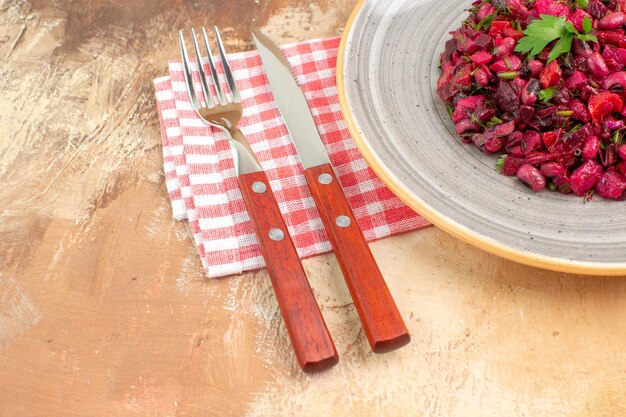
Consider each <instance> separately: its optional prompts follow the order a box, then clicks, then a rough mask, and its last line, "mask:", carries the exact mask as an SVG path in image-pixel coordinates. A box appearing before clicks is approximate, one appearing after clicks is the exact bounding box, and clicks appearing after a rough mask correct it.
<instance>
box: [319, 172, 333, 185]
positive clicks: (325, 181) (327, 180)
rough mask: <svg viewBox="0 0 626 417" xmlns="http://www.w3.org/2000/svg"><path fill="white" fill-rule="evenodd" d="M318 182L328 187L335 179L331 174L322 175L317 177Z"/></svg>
mask: <svg viewBox="0 0 626 417" xmlns="http://www.w3.org/2000/svg"><path fill="white" fill-rule="evenodd" d="M317 180H318V181H319V182H320V184H324V185H328V184H330V183H331V182H333V177H332V176H331V175H330V174H321V175H320V176H319V177H317Z"/></svg>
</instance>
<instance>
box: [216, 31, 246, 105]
mask: <svg viewBox="0 0 626 417" xmlns="http://www.w3.org/2000/svg"><path fill="white" fill-rule="evenodd" d="M213 30H214V31H215V37H216V38H217V47H218V48H219V51H220V58H221V60H222V65H223V66H224V74H225V75H226V80H227V81H228V87H229V88H230V91H231V93H232V95H233V100H234V102H235V103H240V102H241V96H240V95H239V89H238V88H237V84H236V83H235V79H234V78H233V72H232V71H231V69H230V64H229V63H228V59H227V58H226V52H225V51H224V43H223V42H222V37H221V36H220V31H219V29H218V28H217V26H214V27H213Z"/></svg>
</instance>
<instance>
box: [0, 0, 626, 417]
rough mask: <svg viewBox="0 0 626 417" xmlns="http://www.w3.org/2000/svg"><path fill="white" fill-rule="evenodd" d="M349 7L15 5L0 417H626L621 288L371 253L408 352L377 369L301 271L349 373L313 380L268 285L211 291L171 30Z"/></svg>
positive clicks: (351, 320)
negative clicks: (174, 133)
mask: <svg viewBox="0 0 626 417" xmlns="http://www.w3.org/2000/svg"><path fill="white" fill-rule="evenodd" d="M354 3H355V1H354V0H317V1H307V0H291V1H290V0H204V1H191V0H189V1H182V0H178V1H176V0H161V1H158V0H146V1H141V2H140V1H122V0H99V1H96V0H91V1H90V0H85V1H79V0H55V1H53V0H31V1H26V0H0V62H1V65H0V416H2V417H5V416H7V417H8V416H11V417H14V416H19V417H26V416H80V417H87V416H105V415H106V416H252V417H254V416H290V415H297V416H330V415H336V416H357V415H359V416H360V415H364V416H365V415H369V416H393V417H395V416H442V417H443V416H459V417H469V416H481V417H482V416H494V417H495V416H497V417H502V416H529V417H531V416H532V417H536V416H546V417H556V416H567V417H581V416H607V417H608V416H612V417H624V416H626V386H625V382H626V353H625V352H626V350H625V348H626V280H625V279H624V278H598V277H596V278H591V277H583V276H568V275H564V274H557V273H551V272H546V271H542V270H537V269H533V268H529V267H525V266H521V265H517V264H514V263H511V262H508V261H504V260H502V259H499V258H497V257H494V256H491V255H487V254H485V253H483V252H481V251H479V250H476V249H473V248H471V247H469V246H468V245H466V244H464V243H461V242H459V241H457V240H456V239H454V238H451V237H449V236H447V235H445V234H444V233H442V232H440V231H438V230H436V229H434V228H430V229H427V230H423V231H420V232H416V233H411V234H406V235H403V236H399V237H395V238H391V239H387V240H385V241H381V242H377V243H375V244H373V245H372V249H373V252H374V254H375V256H376V258H377V259H378V261H379V263H380V266H381V268H382V269H383V271H384V273H385V275H386V277H387V280H388V283H389V285H390V288H391V289H392V292H393V293H394V295H395V296H396V298H397V301H398V304H399V306H400V308H401V310H402V311H403V313H404V315H405V317H406V320H407V324H408V325H409V327H410V330H411V332H412V335H413V341H412V343H411V344H410V345H409V346H407V347H406V348H404V349H402V350H400V351H397V352H393V353H390V354H386V355H380V356H376V355H374V354H372V353H371V352H370V351H369V348H368V345H367V342H366V340H365V337H364V335H363V333H362V331H361V329H360V325H359V321H358V318H357V316H356V314H355V312H354V309H353V306H352V304H350V299H349V297H348V295H347V290H346V288H345V285H344V284H343V281H342V279H341V275H340V272H339V269H338V266H337V263H336V261H335V259H334V257H333V256H332V255H328V256H321V257H317V258H315V259H311V260H307V261H306V262H305V267H306V269H307V272H308V273H309V276H310V277H311V278H312V279H311V281H312V285H313V287H314V289H315V292H316V294H317V296H318V300H319V302H320V304H321V306H322V310H323V313H324V315H325V317H326V319H327V322H328V324H329V327H330V329H331V332H332V333H333V335H334V338H335V342H336V344H337V348H338V350H339V353H340V355H341V362H340V364H339V365H338V366H337V367H335V368H334V369H333V370H331V371H329V372H326V373H323V374H319V375H314V376H306V375H303V374H301V373H300V371H299V370H298V369H297V367H296V366H295V361H294V358H293V355H292V353H291V350H290V347H289V343H288V340H287V336H286V332H285V329H284V327H283V325H282V324H281V320H280V315H279V313H278V310H277V304H276V302H275V300H274V298H273V295H272V290H271V287H270V284H269V280H268V277H267V275H266V273H265V272H259V273H253V274H247V275H245V276H240V277H232V278H228V279H222V280H214V281H210V280H206V279H205V278H204V277H203V274H202V269H201V266H200V263H199V261H198V258H197V256H196V254H195V249H194V247H193V244H192V242H191V240H190V238H189V235H188V232H187V230H186V228H185V225H184V224H181V223H176V222H174V221H173V220H172V219H171V217H170V212H169V210H170V208H169V205H168V201H167V196H166V193H165V187H164V178H163V174H162V170H161V148H160V144H159V133H158V119H157V116H156V112H155V101H154V94H153V90H152V85H151V80H152V79H153V78H155V77H156V76H159V75H162V74H164V73H165V71H166V62H167V60H168V59H169V58H173V57H176V55H177V48H178V46H177V38H176V32H175V30H177V29H179V28H184V29H186V30H188V29H190V28H191V27H193V26H195V27H196V28H197V27H199V26H200V25H202V24H206V25H210V24H214V23H215V24H219V25H220V26H221V27H222V28H223V31H224V33H223V34H224V37H225V38H226V41H227V43H228V48H229V49H230V50H231V51H236V50H244V49H248V48H251V46H252V45H251V42H250V40H251V37H250V32H249V28H250V26H251V25H256V26H259V27H261V28H262V29H264V30H265V31H266V32H268V33H269V34H270V35H271V36H272V37H274V38H275V39H276V40H278V41H279V42H283V43H284V42H291V41H296V40H304V39H312V38H317V37H325V36H337V35H340V34H341V32H342V27H343V25H344V23H345V21H346V19H347V17H348V15H349V13H350V11H351V9H352V7H353V5H354ZM468 3H469V1H468ZM616 209H618V206H617V205H616Z"/></svg>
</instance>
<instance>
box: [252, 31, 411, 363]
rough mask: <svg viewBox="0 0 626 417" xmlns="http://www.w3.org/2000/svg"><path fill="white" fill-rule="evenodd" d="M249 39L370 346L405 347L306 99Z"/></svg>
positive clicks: (271, 49) (271, 54) (275, 56)
mask: <svg viewBox="0 0 626 417" xmlns="http://www.w3.org/2000/svg"><path fill="white" fill-rule="evenodd" d="M253 37H254V41H255V43H256V47H257V50H258V52H259V55H260V56H261V61H262V63H263V68H264V70H265V74H266V76H267V79H268V81H269V85H270V89H271V91H272V94H273V96H274V100H275V102H276V104H277V105H278V108H279V110H280V113H281V115H282V117H283V119H284V121H285V124H286V125H287V129H288V130H289V134H290V136H291V138H292V140H293V143H294V145H295V147H296V150H297V152H298V156H299V157H300V160H301V161H302V165H303V167H304V175H305V177H306V180H307V184H308V186H309V188H310V190H311V194H312V195H313V199H314V200H315V205H316V206H317V209H318V211H319V213H320V217H321V218H322V221H323V223H324V227H325V229H326V231H327V232H328V235H329V238H330V241H331V244H332V246H333V250H334V252H335V255H336V257H337V260H338V262H339V265H340V267H341V270H342V272H343V275H344V278H345V280H346V284H347V286H348V289H349V291H350V295H351V296H352V299H353V301H354V304H355V307H356V310H357V312H358V314H359V318H360V319H361V322H362V324H363V328H364V330H365V333H366V335H367V339H368V341H369V343H370V346H371V347H372V350H373V351H374V352H376V353H382V352H388V351H390V350H394V349H397V348H399V347H401V346H404V345H406V344H407V343H409V341H410V339H411V337H410V335H409V332H408V330H407V328H406V325H405V324H404V321H403V319H402V316H401V314H400V312H399V310H398V307H397V306H396V303H395V301H394V299H393V297H392V295H391V292H390V291H389V288H388V287H387V284H386V283H385V280H384V278H383V276H382V273H381V271H380V268H379V267H378V265H377V264H376V260H375V259H374V256H373V255H372V252H371V251H370V248H369V246H368V244H367V242H366V240H365V237H364V236H363V232H362V231H361V229H360V228H359V226H358V223H357V220H356V217H355V216H354V213H353V212H352V208H351V207H350V205H349V203H348V200H347V198H346V196H345V194H344V192H343V189H342V188H341V185H340V183H339V180H338V178H337V176H336V174H335V171H334V169H333V167H332V165H331V164H330V159H329V157H328V154H327V152H326V148H325V147H324V143H323V142H322V138H321V137H320V134H319V132H318V130H317V126H316V124H315V120H314V119H313V115H312V113H311V109H310V107H309V105H308V102H307V99H306V96H305V95H304V92H303V91H302V89H301V88H300V85H299V83H298V80H297V78H296V77H295V75H294V74H293V71H292V68H291V66H290V65H289V62H288V61H287V58H286V57H285V56H284V54H283V53H282V51H281V50H280V48H279V47H278V46H277V45H276V44H275V43H274V42H273V41H272V40H271V39H269V38H268V37H267V36H265V35H264V34H263V33H261V32H260V31H258V30H256V29H253Z"/></svg>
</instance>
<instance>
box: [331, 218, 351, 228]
mask: <svg viewBox="0 0 626 417" xmlns="http://www.w3.org/2000/svg"><path fill="white" fill-rule="evenodd" d="M335 223H337V226H339V227H348V226H350V223H351V222H350V217H348V216H338V217H337V218H336V219H335Z"/></svg>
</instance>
